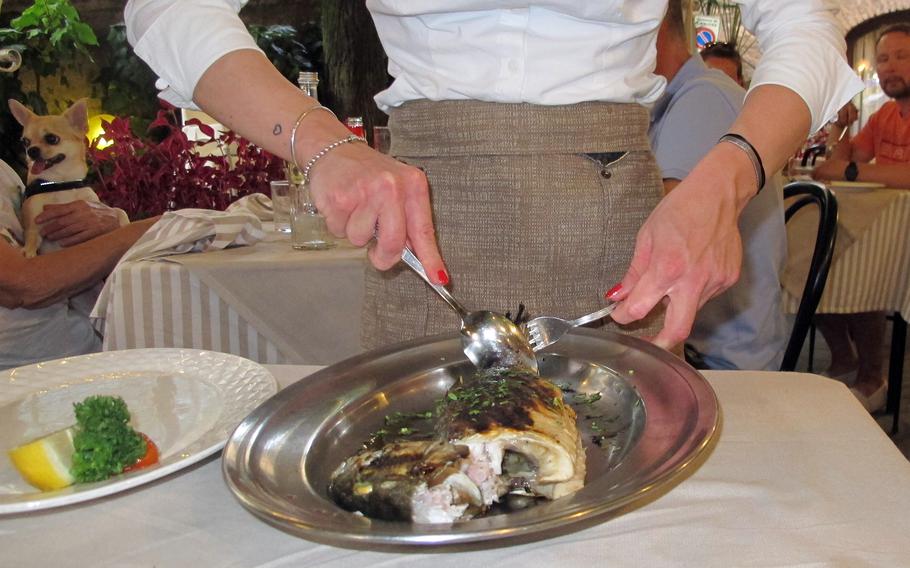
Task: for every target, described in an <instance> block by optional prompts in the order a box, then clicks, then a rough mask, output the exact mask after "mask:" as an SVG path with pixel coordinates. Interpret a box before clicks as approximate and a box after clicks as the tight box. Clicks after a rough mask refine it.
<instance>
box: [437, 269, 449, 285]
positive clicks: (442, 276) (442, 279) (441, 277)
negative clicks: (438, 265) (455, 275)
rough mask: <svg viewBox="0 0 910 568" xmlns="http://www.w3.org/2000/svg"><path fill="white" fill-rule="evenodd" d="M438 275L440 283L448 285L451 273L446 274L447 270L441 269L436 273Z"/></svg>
mask: <svg viewBox="0 0 910 568" xmlns="http://www.w3.org/2000/svg"><path fill="white" fill-rule="evenodd" d="M436 277H437V278H439V283H440V284H442V285H443V286H446V285H448V283H449V275H448V274H446V271H445V270H440V271H439V272H437V273H436Z"/></svg>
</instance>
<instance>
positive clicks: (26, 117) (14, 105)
mask: <svg viewBox="0 0 910 568" xmlns="http://www.w3.org/2000/svg"><path fill="white" fill-rule="evenodd" d="M9 110H10V111H11V112H12V113H13V116H14V117H16V120H17V121H18V122H19V124H21V125H22V127H23V128H25V126H26V125H27V124H28V123H29V122H31V120H32V119H33V118H35V117H36V116H37V115H36V114H35V113H33V112H32V111H30V110H29V109H28V108H26V106H25V105H24V104H22V103H20V102H19V101H17V100H16V99H9Z"/></svg>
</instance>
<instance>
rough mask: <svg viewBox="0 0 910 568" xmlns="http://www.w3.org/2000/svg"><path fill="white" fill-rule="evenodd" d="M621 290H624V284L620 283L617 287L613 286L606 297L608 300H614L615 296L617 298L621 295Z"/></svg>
mask: <svg viewBox="0 0 910 568" xmlns="http://www.w3.org/2000/svg"><path fill="white" fill-rule="evenodd" d="M620 290H622V282H620V283H619V284H617V285H616V286H613V287H612V288H610V289H609V290H607V293H606V294H604V297H605V298H606V299H608V300H612V299H613V296H615V295H616V294H619V291H620Z"/></svg>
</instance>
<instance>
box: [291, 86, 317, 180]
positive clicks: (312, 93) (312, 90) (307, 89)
mask: <svg viewBox="0 0 910 568" xmlns="http://www.w3.org/2000/svg"><path fill="white" fill-rule="evenodd" d="M297 86H299V87H300V90H301V91H303V92H304V93H306V95H307V96H309V97H312V98H313V100H315V101H316V102H317V103H318V102H319V96H318V94H317V91H318V89H319V73H317V72H315V71H301V72H300V73H298V74H297ZM285 170H286V172H287V176H288V181H290V182H292V183H295V184H300V183H302V182H303V174H301V173H300V170H298V169H297V167H295V166H294V164H293V163H291V162H286V163H285Z"/></svg>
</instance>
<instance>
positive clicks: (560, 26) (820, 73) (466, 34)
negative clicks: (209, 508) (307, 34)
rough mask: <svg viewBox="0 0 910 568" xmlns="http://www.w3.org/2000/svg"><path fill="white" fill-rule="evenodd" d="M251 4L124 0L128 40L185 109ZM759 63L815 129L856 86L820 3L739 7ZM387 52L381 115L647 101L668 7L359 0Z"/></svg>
mask: <svg viewBox="0 0 910 568" xmlns="http://www.w3.org/2000/svg"><path fill="white" fill-rule="evenodd" d="M245 3H246V0H130V2H129V3H128V4H127V7H126V12H125V16H126V23H127V30H128V37H129V40H130V42H131V43H132V44H133V46H134V47H135V49H136V53H137V54H138V55H139V56H140V57H142V59H144V60H145V61H146V62H148V63H149V65H151V67H152V68H153V69H154V70H155V71H156V72H157V73H158V74H159V75H160V77H161V80H160V81H159V84H158V86H159V88H161V89H163V90H164V92H163V94H162V96H163V97H164V98H166V99H167V100H169V101H171V102H173V103H174V104H177V105H178V106H191V105H192V94H193V89H194V88H195V86H196V83H197V82H198V80H199V78H200V77H201V76H202V74H203V73H204V72H205V70H206V69H207V68H208V67H209V65H211V64H212V63H214V62H215V61H216V60H217V59H218V58H220V57H221V56H223V55H225V54H226V53H228V52H231V51H234V50H237V49H256V46H255V44H254V42H253V41H252V39H251V38H250V37H249V35H248V34H247V33H246V28H245V26H244V24H243V23H242V22H241V21H240V19H239V17H238V16H237V12H238V11H239V10H240V8H242V7H243V5H244V4H245ZM738 3H739V4H740V6H741V10H742V19H743V23H744V25H745V26H746V28H747V29H749V30H750V31H752V32H753V33H754V34H755V35H756V37H757V38H758V40H759V44H760V46H761V49H762V53H763V56H762V58H761V61H760V62H759V65H758V67H757V69H756V70H755V73H754V74H753V76H752V85H751V87H752V88H755V87H757V86H759V85H763V84H777V85H783V86H785V87H788V88H790V89H792V90H793V91H795V92H796V93H797V94H799V96H801V97H802V98H803V100H804V101H805V102H806V104H807V106H808V107H809V109H810V111H811V113H812V127H813V130H816V129H818V128H819V127H821V126H822V125H823V124H824V123H825V122H826V121H827V120H829V119H830V118H832V117H833V116H834V115H835V114H836V112H837V110H838V109H839V108H840V107H841V106H843V105H844V104H845V103H846V102H847V101H848V100H849V99H850V98H851V97H852V96H853V95H854V94H855V93H857V92H858V91H860V90H861V89H862V83H861V82H860V81H859V79H858V78H857V77H856V75H855V74H854V73H853V71H852V70H851V69H850V67H849V66H848V65H847V63H846V60H845V59H844V55H843V54H844V51H845V43H844V38H843V32H842V30H841V29H840V28H839V26H838V24H837V22H836V21H835V19H834V17H833V15H832V13H831V7H830V5H829V3H828V2H826V1H825V0H741V1H740V2H738ZM366 4H367V7H368V8H369V9H370V12H371V13H372V15H373V20H374V21H375V23H376V30H377V31H378V33H379V37H380V39H381V40H382V44H383V46H384V47H385V51H386V53H387V55H388V57H389V74H390V75H392V76H393V77H394V78H395V81H394V82H393V83H392V85H391V87H389V88H388V89H386V90H385V91H382V92H381V93H379V94H378V95H377V96H376V102H377V103H378V104H379V106H380V108H382V109H383V110H388V109H389V108H392V107H395V106H398V105H400V104H402V103H403V102H406V101H409V100H415V99H430V100H457V99H475V100H481V101H494V102H508V103H517V102H526V103H534V104H541V105H562V104H572V103H577V102H582V101H609V102H622V103H633V102H634V103H639V104H643V105H649V104H651V103H653V102H654V101H655V100H657V98H658V97H659V96H660V94H661V93H662V92H663V89H664V86H665V80H664V79H663V78H662V77H659V76H657V75H655V74H654V72H653V71H654V65H655V57H656V53H655V52H656V49H655V39H656V36H657V29H658V27H659V26H660V21H661V19H662V18H663V14H664V11H665V9H666V0H601V1H598V2H593V1H587V2H585V1H578V0H542V1H537V2H532V1H528V0H500V1H490V0H366Z"/></svg>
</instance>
